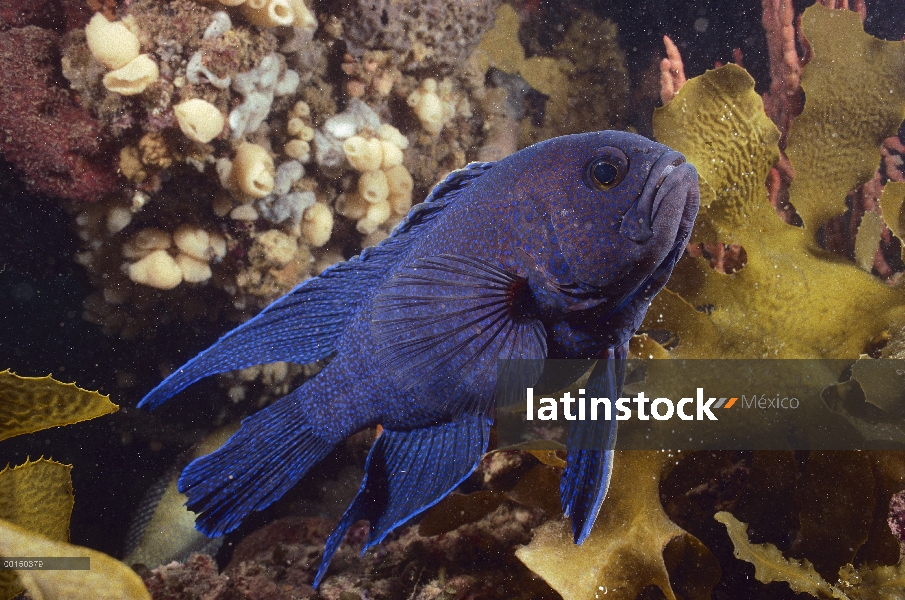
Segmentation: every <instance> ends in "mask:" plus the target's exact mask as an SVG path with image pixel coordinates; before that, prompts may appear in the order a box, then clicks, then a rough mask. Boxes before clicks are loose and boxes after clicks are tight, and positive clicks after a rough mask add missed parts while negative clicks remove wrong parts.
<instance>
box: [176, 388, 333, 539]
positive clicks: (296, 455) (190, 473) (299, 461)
mask: <svg viewBox="0 0 905 600" xmlns="http://www.w3.org/2000/svg"><path fill="white" fill-rule="evenodd" d="M306 387H308V386H302V387H301V388H299V389H297V390H295V391H294V392H293V393H292V394H290V395H289V396H286V397H284V398H281V399H280V400H278V401H277V402H276V403H274V404H272V405H271V406H269V407H267V408H265V409H264V410H262V411H260V412H258V413H256V414H254V415H253V416H251V417H248V418H247V419H245V420H244V421H242V427H241V429H239V431H237V432H236V433H235V434H233V436H232V437H231V438H229V440H228V441H227V442H226V444H224V445H223V447H222V448H220V449H219V450H217V451H216V452H214V453H212V454H208V455H207V456H202V457H201V458H198V459H197V460H195V461H193V462H192V463H191V464H189V466H188V467H186V468H185V470H184V471H183V472H182V476H181V477H180V478H179V491H180V492H182V493H184V494H186V495H187V496H188V502H187V503H186V504H187V506H188V507H189V509H190V510H192V511H194V512H196V513H199V516H198V519H197V522H196V527H197V528H198V529H199V530H200V531H201V532H202V533H204V534H205V535H207V536H209V537H216V536H220V535H223V534H225V533H228V532H230V531H232V530H233V529H235V528H236V527H238V526H239V524H240V523H241V522H242V520H243V519H244V518H245V517H246V516H248V514H249V513H251V512H252V511H255V510H263V509H264V508H266V507H267V506H269V505H270V504H272V503H273V502H275V501H276V500H278V499H279V498H280V497H281V496H283V494H285V493H286V492H287V491H289V488H291V487H292V486H293V485H295V484H296V483H297V482H298V481H299V480H300V479H301V478H302V477H304V475H305V473H307V472H308V471H309V470H310V469H311V468H312V467H313V466H314V465H316V464H317V463H319V462H320V461H321V460H322V459H323V458H324V457H325V456H326V455H327V454H329V452H330V451H331V450H332V449H333V448H334V447H335V446H336V445H337V444H338V443H339V442H340V441H341V440H340V439H335V434H329V433H326V432H324V431H322V430H321V431H318V430H316V429H315V428H313V427H312V426H311V425H310V424H309V423H307V422H306V414H307V412H308V408H309V406H310V402H306V401H305V400H303V399H302V398H301V392H302V390H304V389H305V388H306ZM306 392H307V390H306ZM305 395H307V393H306V394H305ZM325 435H326V436H328V437H329V439H325V437H322V436H325Z"/></svg>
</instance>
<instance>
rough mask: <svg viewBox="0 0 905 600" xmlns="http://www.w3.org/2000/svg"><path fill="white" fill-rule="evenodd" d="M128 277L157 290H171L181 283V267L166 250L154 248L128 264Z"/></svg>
mask: <svg viewBox="0 0 905 600" xmlns="http://www.w3.org/2000/svg"><path fill="white" fill-rule="evenodd" d="M129 279H131V280H132V281H134V282H135V283H140V284H141V285H147V286H149V287H153V288H157V289H159V290H171V289H173V288H174V287H176V286H177V285H179V284H180V283H182V269H180V268H179V265H178V264H177V263H176V261H175V260H174V259H173V257H172V256H170V255H169V254H168V253H167V251H166V250H155V251H154V252H151V253H150V254H148V255H147V256H146V257H144V258H143V259H141V260H140V261H138V262H136V263H132V264H131V265H129Z"/></svg>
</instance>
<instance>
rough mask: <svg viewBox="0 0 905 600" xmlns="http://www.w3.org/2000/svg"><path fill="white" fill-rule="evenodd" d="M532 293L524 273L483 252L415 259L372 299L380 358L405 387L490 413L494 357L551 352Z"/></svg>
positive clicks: (431, 400) (441, 403)
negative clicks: (496, 262) (533, 307)
mask: <svg viewBox="0 0 905 600" xmlns="http://www.w3.org/2000/svg"><path fill="white" fill-rule="evenodd" d="M531 301H532V298H531V296H530V290H528V288H527V285H526V281H525V280H524V279H523V278H521V277H519V276H518V275H515V274H513V273H510V272H508V271H506V270H504V269H502V268H500V267H498V266H496V265H493V264H491V263H489V262H487V261H485V260H482V259H479V258H475V257H471V256H461V255H440V256H431V257H427V258H421V259H418V260H415V261H413V262H412V263H411V264H410V265H407V266H406V267H404V268H403V269H402V270H401V271H400V272H398V273H397V274H395V275H394V276H393V277H392V278H390V280H389V281H388V282H387V283H386V284H385V285H384V287H383V289H382V290H381V292H380V293H379V294H378V295H377V296H376V297H375V299H374V306H373V311H372V314H374V315H377V316H376V317H375V318H374V320H373V321H372V322H371V333H372V335H373V336H374V339H375V341H376V343H377V358H378V360H380V362H381V364H382V365H383V366H384V368H385V369H386V370H387V372H388V373H390V374H391V375H392V376H393V378H394V380H395V381H396V383H397V384H398V385H399V386H400V387H401V388H402V389H406V390H413V391H414V392H415V393H416V394H417V395H418V397H419V399H421V400H422V401H423V402H425V403H427V404H431V405H432V406H433V408H435V409H436V410H439V411H444V410H448V411H450V412H453V413H454V414H468V413H481V412H483V413H485V414H486V413H487V411H489V410H490V407H491V406H492V402H493V399H494V396H495V393H496V380H497V377H496V367H497V360H508V359H543V358H545V357H546V354H547V343H546V333H545V331H544V328H543V325H542V324H541V322H540V321H539V320H538V319H536V318H533V317H532V316H531V310H530V306H529V305H530V303H531Z"/></svg>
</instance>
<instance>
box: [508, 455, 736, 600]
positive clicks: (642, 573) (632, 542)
mask: <svg viewBox="0 0 905 600" xmlns="http://www.w3.org/2000/svg"><path fill="white" fill-rule="evenodd" d="M669 460H670V458H669V454H667V453H665V452H641V451H622V452H616V457H615V461H614V465H615V466H614V469H613V479H612V481H611V483H610V489H609V492H608V493H607V498H606V503H605V505H604V508H603V509H602V510H601V511H600V514H599V515H598V516H597V522H596V524H595V525H594V529H593V531H592V532H591V535H590V537H588V539H587V540H585V542H584V544H582V545H581V546H577V545H575V543H574V542H573V541H572V528H571V527H570V525H569V520H568V519H557V520H552V521H548V522H547V523H544V524H543V525H542V526H541V527H540V528H538V529H537V531H536V532H535V535H534V539H533V540H532V541H531V543H530V544H528V545H527V546H524V547H523V548H521V549H519V550H518V551H517V552H516V556H518V558H519V560H521V561H522V562H523V563H525V565H526V566H527V567H528V568H529V569H531V570H532V571H534V572H535V573H537V574H538V575H540V576H541V577H543V578H544V580H545V581H546V582H547V583H548V584H550V587H552V588H553V589H555V590H556V591H557V592H559V593H560V594H561V595H562V597H563V598H564V599H565V600H593V599H595V598H613V599H615V600H623V599H624V600H633V599H634V598H635V597H637V595H638V594H639V593H640V592H641V590H643V589H644V588H645V587H647V586H650V585H655V586H657V587H658V588H660V590H661V591H662V592H663V595H664V596H666V597H667V598H670V599H675V598H676V595H675V593H674V591H673V589H672V587H671V585H670V582H669V573H668V572H667V569H666V563H665V562H664V558H663V553H664V549H665V548H666V547H667V545H668V544H669V543H670V542H671V541H672V540H674V539H676V538H682V537H687V538H691V539H692V540H693V542H692V543H690V544H686V545H685V546H686V547H685V551H686V552H691V553H694V554H696V556H695V559H696V561H697V562H698V564H699V565H700V567H699V568H698V571H697V579H699V580H700V582H701V586H700V587H701V588H702V589H706V595H707V597H709V592H710V590H712V589H713V586H714V585H716V582H717V581H718V580H719V567H718V566H717V564H716V559H715V558H714V557H713V555H711V554H710V552H709V551H708V550H707V549H706V548H704V546H703V545H702V544H700V543H694V542H697V540H694V538H692V536H691V535H689V534H688V533H686V532H685V531H684V530H683V529H682V528H680V527H679V526H678V525H676V524H675V523H673V522H672V521H670V519H669V517H667V516H666V513H665V512H663V506H662V505H661V504H660V494H659V485H660V478H661V473H662V471H663V469H664V466H665V463H667V462H668V461H669Z"/></svg>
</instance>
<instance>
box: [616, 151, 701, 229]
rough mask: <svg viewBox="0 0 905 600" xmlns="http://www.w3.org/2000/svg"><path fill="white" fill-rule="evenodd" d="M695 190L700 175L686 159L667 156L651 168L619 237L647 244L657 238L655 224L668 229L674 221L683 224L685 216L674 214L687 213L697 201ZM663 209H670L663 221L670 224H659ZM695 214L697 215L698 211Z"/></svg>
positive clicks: (620, 227)
mask: <svg viewBox="0 0 905 600" xmlns="http://www.w3.org/2000/svg"><path fill="white" fill-rule="evenodd" d="M696 186H697V171H696V170H695V168H694V167H693V166H692V165H690V164H688V163H687V162H685V157H684V156H682V155H681V154H680V153H678V152H675V151H669V152H665V153H664V154H663V156H661V157H660V158H659V159H657V162H656V163H654V165H653V167H651V170H650V175H648V178H647V181H646V182H645V184H644V188H643V189H642V190H641V194H640V196H639V197H638V199H637V200H636V201H635V203H634V204H632V206H631V207H630V208H629V209H628V210H627V211H626V212H625V214H624V215H623V217H622V223H621V224H620V226H619V233H621V234H622V235H624V236H625V237H627V238H628V239H630V240H632V241H633V242H636V243H638V244H642V243H644V242H647V241H648V240H649V239H650V238H652V237H653V236H654V224H655V223H656V224H657V225H661V224H665V225H667V226H668V225H671V224H672V222H673V221H674V220H675V221H680V220H683V216H684V215H683V214H675V213H676V212H677V211H676V209H679V210H681V212H682V213H684V209H685V208H686V205H687V204H689V203H690V202H692V201H693V198H697V195H696V194H694V193H693V189H694V188H695V187H696ZM664 206H668V207H669V209H668V210H666V211H664V214H663V215H662V216H663V217H665V218H664V219H661V220H660V221H669V223H661V222H660V221H658V220H657V217H658V216H660V212H661V208H663V207H664ZM694 211H695V213H696V212H697V210H696V208H694ZM693 218H694V217H693V216H692V220H693ZM676 224H677V225H678V223H676ZM657 229H659V227H657ZM670 229H672V228H671V227H670Z"/></svg>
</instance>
